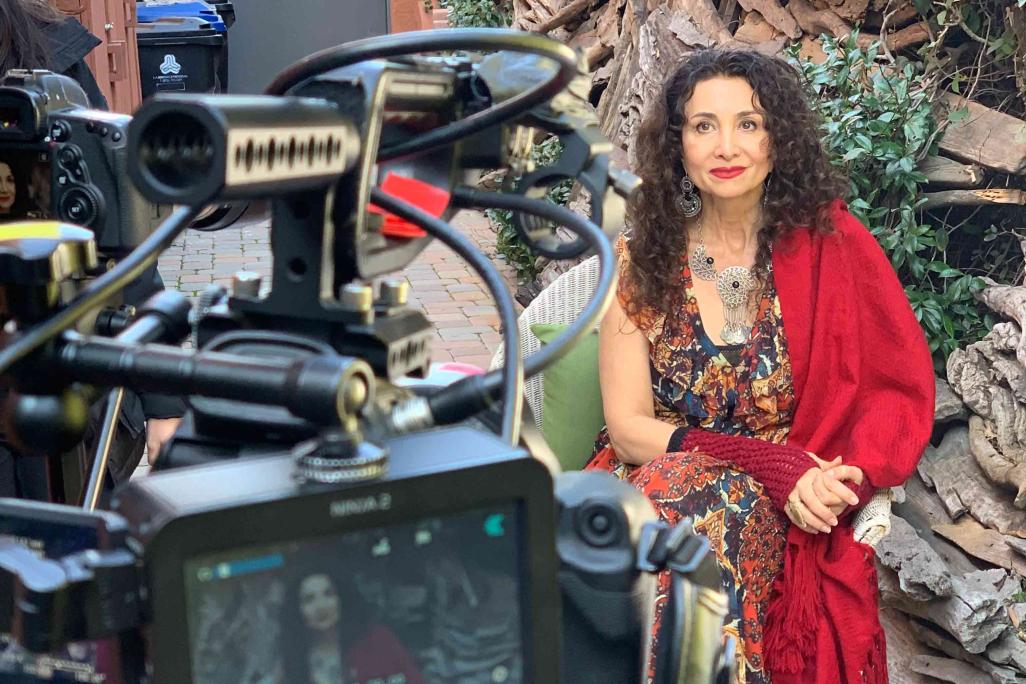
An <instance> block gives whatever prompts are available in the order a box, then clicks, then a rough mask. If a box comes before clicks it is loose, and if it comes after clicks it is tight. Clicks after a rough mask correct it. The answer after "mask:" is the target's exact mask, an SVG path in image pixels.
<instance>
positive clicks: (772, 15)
mask: <svg viewBox="0 0 1026 684" xmlns="http://www.w3.org/2000/svg"><path fill="white" fill-rule="evenodd" d="M513 17H514V20H513V27H514V28H519V29H524V30H527V31H535V32H538V33H546V34H548V35H549V36H551V37H553V38H556V39H558V40H560V41H563V42H565V43H566V44H568V45H570V46H572V47H575V48H579V49H580V50H581V51H582V52H583V54H584V56H585V59H586V61H587V65H588V69H589V71H591V72H592V74H593V77H592V85H593V98H592V99H593V102H595V103H596V105H597V107H598V110H599V114H600V116H601V118H602V123H603V128H604V129H605V131H606V133H607V134H608V135H610V137H612V138H614V139H615V140H616V141H617V142H620V143H623V142H624V141H626V140H627V139H629V137H630V132H631V129H632V128H633V126H634V125H635V124H636V122H637V115H638V114H639V113H640V111H641V109H642V105H643V103H645V102H647V100H648V97H649V96H650V95H651V94H652V92H653V90H654V89H658V86H659V84H660V83H662V81H663V77H664V76H665V74H666V72H667V70H668V68H669V66H671V65H673V64H674V63H676V61H677V58H678V57H679V56H680V55H681V54H683V53H684V52H687V51H689V50H691V49H694V48H696V47H705V46H710V45H720V46H729V45H742V46H749V47H754V48H755V49H758V50H760V51H763V52H767V53H770V54H775V53H777V52H779V51H780V50H782V49H783V48H784V46H785V44H786V43H788V42H790V41H795V40H801V41H802V44H803V52H804V54H806V55H807V56H809V57H810V58H813V59H819V58H821V57H822V49H821V47H820V38H819V36H820V35H822V34H830V35H833V36H836V37H844V36H847V35H849V34H850V33H851V32H852V30H853V28H852V27H853V26H854V25H856V24H859V25H860V26H861V27H862V32H863V34H862V35H860V37H859V40H860V41H865V42H870V41H872V40H875V39H880V38H882V39H883V40H884V41H885V44H886V45H887V47H888V49H890V50H892V51H896V50H899V49H902V48H906V47H912V46H916V45H919V44H921V43H923V42H925V41H926V40H928V39H929V31H928V29H927V26H926V22H924V21H922V19H921V18H920V17H919V14H918V13H917V12H916V9H915V7H914V5H913V3H912V0H786V3H785V4H784V5H782V4H781V3H780V1H779V0H513Z"/></svg>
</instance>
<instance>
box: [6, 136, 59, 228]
mask: <svg viewBox="0 0 1026 684" xmlns="http://www.w3.org/2000/svg"><path fill="white" fill-rule="evenodd" d="M51 214H52V211H51V202H50V157H49V154H48V153H46V152H43V151H40V150H28V149H23V150H19V149H11V148H7V149H4V150H2V151H0V223H7V222H10V221H22V220H25V219H46V218H52V216H51Z"/></svg>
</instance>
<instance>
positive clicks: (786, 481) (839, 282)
mask: <svg viewBox="0 0 1026 684" xmlns="http://www.w3.org/2000/svg"><path fill="white" fill-rule="evenodd" d="M831 215H832V217H833V220H834V225H835V228H836V230H835V232H834V233H833V234H831V235H822V234H820V233H816V232H814V231H811V230H808V229H800V230H797V231H795V232H794V233H792V234H791V235H790V236H788V237H787V239H786V240H785V241H784V242H782V243H781V244H779V245H777V246H776V248H775V249H774V252H773V271H774V274H773V277H774V281H775V284H776V288H777V293H778V295H779V297H780V307H781V313H782V314H783V324H784V333H785V335H786V337H787V344H788V350H789V355H790V358H791V368H792V375H793V381H794V389H795V396H796V398H797V402H796V403H797V410H796V411H795V415H794V420H793V423H792V426H791V431H790V433H789V434H788V438H787V443H786V444H773V443H771V442H765V441H762V440H757V439H751V438H746V437H739V436H731V435H722V434H718V433H715V432H709V431H707V430H702V429H698V428H692V429H690V430H688V431H687V433H686V435H685V436H684V439H683V442H682V443H681V445H680V449H681V450H682V451H692V450H697V451H701V452H703V453H707V454H709V455H711V456H713V457H715V458H717V459H719V460H722V461H725V462H728V463H730V464H731V465H733V466H734V467H736V468H738V469H740V470H742V471H744V472H746V473H748V474H749V475H751V476H752V477H753V478H755V479H756V480H757V481H758V482H760V483H761V484H762V485H763V487H764V489H765V492H766V494H767V496H769V498H770V500H772V501H773V503H774V504H775V505H776V506H777V507H778V508H781V509H783V507H784V505H785V504H786V502H787V496H788V494H789V493H790V492H791V491H792V490H793V489H794V486H795V483H796V482H797V481H798V479H799V478H800V477H801V475H802V474H804V473H805V472H806V471H807V470H808V469H809V468H811V467H813V466H815V462H814V461H813V460H812V459H811V458H809V457H808V456H807V455H806V454H805V450H808V451H811V452H812V453H814V454H816V455H817V456H819V457H820V458H822V459H824V460H827V461H829V460H832V459H833V458H834V457H835V456H838V455H840V456H842V457H843V460H844V462H845V463H847V464H852V465H857V466H859V467H860V468H861V469H862V471H863V473H864V474H865V480H864V481H863V483H862V486H861V487H855V486H854V485H853V484H852V485H849V486H851V487H852V489H853V490H854V491H855V492H856V494H857V495H858V497H859V502H860V504H865V503H866V502H868V500H869V498H870V497H871V496H872V494H873V492H874V491H875V490H876V489H878V488H882V487H890V486H892V485H897V484H901V483H902V482H904V481H905V480H906V479H907V478H908V477H909V476H910V475H911V474H912V470H913V469H914V468H915V465H916V462H917V461H918V460H919V457H920V455H921V454H922V452H923V449H924V448H925V447H926V444H927V441H928V440H929V437H930V431H931V429H932V426H933V409H934V396H933V395H934V379H933V365H932V362H931V359H930V352H929V349H928V348H927V346H926V340H925V338H924V336H923V332H922V330H921V329H920V327H919V324H918V323H917V322H916V319H915V316H914V315H913V313H912V310H911V308H910V307H909V304H908V299H907V298H906V297H905V293H904V291H903V290H902V288H901V285H900V283H899V282H898V279H897V277H896V276H895V274H894V270H893V269H892V268H891V265H890V263H889V262H888V261H887V258H886V257H885V256H884V254H883V251H882V250H881V249H880V246H879V245H878V244H877V242H876V240H875V239H874V238H873V236H872V235H871V234H870V233H869V231H868V230H866V228H865V227H864V226H863V225H862V224H861V223H859V221H858V220H857V219H856V218H855V217H853V216H852V215H851V214H850V213H848V210H847V208H846V207H845V206H844V204H843V203H842V202H837V203H835V204H834V205H833V206H832V207H831ZM852 512H854V511H850V512H847V513H846V514H845V515H844V516H842V517H841V520H840V522H839V524H838V526H837V527H835V528H834V530H833V531H832V532H831V533H830V534H819V535H809V534H806V533H805V532H802V531H801V530H800V529H798V528H797V527H792V528H791V529H790V531H789V532H788V536H787V548H786V551H785V556H784V570H783V572H782V573H781V576H780V578H779V579H778V580H777V582H776V584H775V585H774V597H773V600H772V601H771V603H770V607H769V610H768V611H767V616H766V631H765V649H764V652H765V653H766V654H767V664H768V667H769V671H770V674H771V675H772V679H773V682H774V684H798V683H799V682H800V683H801V684H810V683H814V684H856V683H858V684H863V683H866V684H880V683H885V682H886V681H887V656H886V647H885V643H884V635H883V630H882V628H881V627H880V622H879V618H878V614H877V605H876V596H877V583H876V568H875V564H874V555H873V550H872V548H870V547H869V546H866V545H864V544H860V543H858V542H856V541H855V540H854V537H853V535H852V528H851V521H852V517H853V516H852V515H851V513H852Z"/></svg>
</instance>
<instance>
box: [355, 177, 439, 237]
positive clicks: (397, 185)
mask: <svg viewBox="0 0 1026 684" xmlns="http://www.w3.org/2000/svg"><path fill="white" fill-rule="evenodd" d="M381 190H382V192H385V193H387V194H389V195H391V196H392V197H395V198H396V199H400V200H403V201H404V202H406V203H407V204H412V205H413V206H415V207H417V208H418V209H420V210H421V211H424V212H426V213H428V214H431V215H432V216H435V217H438V216H441V215H442V212H444V211H445V209H446V207H448V206H449V193H448V192H446V191H445V190H442V189H441V188H437V187H435V186H434V185H431V184H430V183H425V182H424V181H419V180H417V179H416V178H406V177H405V176H399V175H396V174H394V173H391V172H389V173H388V175H387V176H385V181H384V182H383V183H382V184H381ZM367 211H369V212H372V213H375V214H380V215H382V216H384V217H385V222H384V224H383V225H382V227H381V233H382V234H383V235H384V236H385V237H390V238H419V237H424V236H425V235H427V233H426V232H424V229H423V228H420V227H419V226H416V225H414V224H412V223H410V222H409V221H407V220H405V219H401V218H399V217H398V216H396V215H395V214H390V213H389V212H387V211H385V210H384V209H382V208H381V207H379V206H376V205H374V204H369V205H368V206H367Z"/></svg>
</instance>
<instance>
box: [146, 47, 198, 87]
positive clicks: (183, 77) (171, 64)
mask: <svg viewBox="0 0 1026 684" xmlns="http://www.w3.org/2000/svg"><path fill="white" fill-rule="evenodd" d="M153 80H154V81H155V84H154V85H155V86H156V89H157V90H185V82H186V81H188V80H189V75H188V74H183V73H182V65H181V64H179V63H178V60H177V59H176V58H175V56H174V54H166V55H164V61H163V62H161V63H160V76H154V77H153Z"/></svg>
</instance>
